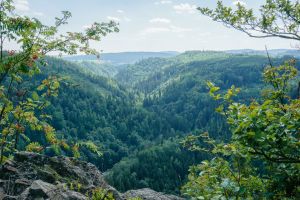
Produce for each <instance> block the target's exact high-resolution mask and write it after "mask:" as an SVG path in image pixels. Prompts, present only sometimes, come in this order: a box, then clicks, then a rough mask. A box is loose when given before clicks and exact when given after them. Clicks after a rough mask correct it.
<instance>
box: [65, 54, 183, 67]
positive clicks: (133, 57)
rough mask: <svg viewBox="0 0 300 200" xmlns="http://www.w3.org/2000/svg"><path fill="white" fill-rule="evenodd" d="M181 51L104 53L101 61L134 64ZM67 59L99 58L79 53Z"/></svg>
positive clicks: (86, 59) (88, 59)
mask: <svg viewBox="0 0 300 200" xmlns="http://www.w3.org/2000/svg"><path fill="white" fill-rule="evenodd" d="M178 54H179V52H176V51H161V52H120V53H102V54H101V56H100V61H102V62H107V63H111V64H133V63H135V62H137V61H140V60H143V59H146V58H151V57H158V58H168V57H172V56H176V55H178ZM64 59H65V60H69V61H93V60H98V59H97V57H96V56H93V55H79V56H70V57H64Z"/></svg>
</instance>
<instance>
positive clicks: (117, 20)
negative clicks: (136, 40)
mask: <svg viewBox="0 0 300 200" xmlns="http://www.w3.org/2000/svg"><path fill="white" fill-rule="evenodd" d="M106 18H107V19H108V20H111V21H115V22H120V21H121V19H120V18H118V17H112V16H107V17H106Z"/></svg>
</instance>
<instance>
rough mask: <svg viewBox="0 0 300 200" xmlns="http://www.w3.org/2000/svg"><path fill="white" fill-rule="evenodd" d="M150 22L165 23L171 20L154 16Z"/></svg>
mask: <svg viewBox="0 0 300 200" xmlns="http://www.w3.org/2000/svg"><path fill="white" fill-rule="evenodd" d="M149 22H150V23H152V24H154V23H163V24H170V23H171V20H169V19H166V18H159V17H157V18H153V19H150V20H149Z"/></svg>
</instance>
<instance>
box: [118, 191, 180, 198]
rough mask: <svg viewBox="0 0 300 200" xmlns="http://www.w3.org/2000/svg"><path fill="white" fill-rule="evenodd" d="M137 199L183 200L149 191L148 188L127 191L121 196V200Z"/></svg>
mask: <svg viewBox="0 0 300 200" xmlns="http://www.w3.org/2000/svg"><path fill="white" fill-rule="evenodd" d="M137 197H139V198H141V199H144V200H183V199H182V198H180V197H177V196H174V195H166V194H164V193H161V192H156V191H154V190H151V189H149V188H144V189H140V190H129V191H127V192H126V193H124V194H123V198H125V199H130V198H137Z"/></svg>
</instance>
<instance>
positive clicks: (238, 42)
mask: <svg viewBox="0 0 300 200" xmlns="http://www.w3.org/2000/svg"><path fill="white" fill-rule="evenodd" d="M224 2H226V3H227V4H228V5H232V6H234V3H235V2H236V0H224ZM261 2H262V1H261V0H244V1H243V3H245V4H246V6H248V7H253V8H257V7H258V6H259V5H260V3H261ZM215 4H216V1H215V0H15V6H16V9H17V12H18V13H20V14H27V15H30V16H34V17H37V18H39V19H41V20H42V21H43V22H44V23H52V22H53V21H54V20H53V19H54V17H55V16H60V11H62V10H68V11H71V12H72V15H73V17H72V19H71V20H70V23H69V24H68V25H67V26H66V27H64V29H63V30H62V31H80V30H83V29H84V27H86V26H88V25H89V24H91V23H92V22H94V21H98V22H105V21H109V20H115V21H118V22H119V23H120V33H117V34H112V35H109V36H108V37H106V38H103V40H102V42H101V43H93V44H92V45H93V47H95V48H96V49H97V50H103V51H104V52H124V51H181V52H182V51H186V50H227V49H243V48H251V49H264V48H265V45H267V46H268V48H269V49H275V48H292V47H293V46H295V43H294V42H293V41H286V40H281V39H253V38H249V37H247V36H246V35H244V34H243V33H240V32H238V31H235V30H233V29H228V28H226V27H224V26H223V25H222V24H219V23H216V22H213V21H212V20H210V19H209V18H207V17H205V16H202V15H201V14H200V13H199V12H198V11H196V9H195V8H196V7H198V6H208V7H213V6H214V5H215Z"/></svg>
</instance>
